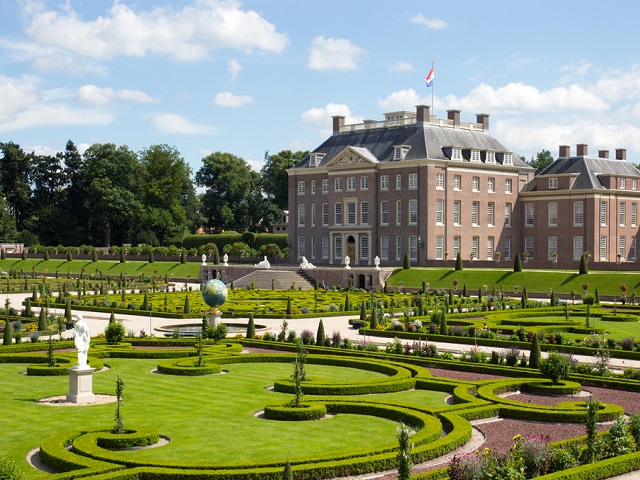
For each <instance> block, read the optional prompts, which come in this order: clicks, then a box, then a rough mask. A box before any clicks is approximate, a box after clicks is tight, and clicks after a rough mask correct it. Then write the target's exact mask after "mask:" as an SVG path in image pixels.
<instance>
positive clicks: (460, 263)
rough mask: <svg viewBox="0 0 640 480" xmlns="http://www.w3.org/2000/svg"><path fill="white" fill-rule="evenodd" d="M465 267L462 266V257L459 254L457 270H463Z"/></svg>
mask: <svg viewBox="0 0 640 480" xmlns="http://www.w3.org/2000/svg"><path fill="white" fill-rule="evenodd" d="M463 268H464V267H463V266H462V255H461V254H460V252H458V255H457V256H456V266H455V270H456V271H457V270H462V269H463Z"/></svg>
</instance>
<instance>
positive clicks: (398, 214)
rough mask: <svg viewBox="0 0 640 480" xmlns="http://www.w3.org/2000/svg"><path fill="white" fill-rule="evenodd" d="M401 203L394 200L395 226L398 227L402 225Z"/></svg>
mask: <svg viewBox="0 0 640 480" xmlns="http://www.w3.org/2000/svg"><path fill="white" fill-rule="evenodd" d="M401 219H402V202H401V201H400V200H396V225H400V224H401V223H402V220H401Z"/></svg>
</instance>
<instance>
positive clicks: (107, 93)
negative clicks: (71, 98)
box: [78, 85, 158, 105]
mask: <svg viewBox="0 0 640 480" xmlns="http://www.w3.org/2000/svg"><path fill="white" fill-rule="evenodd" d="M78 99H79V100H80V101H81V102H84V103H92V104H98V105H99V104H106V103H111V102H113V101H115V100H129V101H132V102H137V103H158V100H157V99H155V98H153V97H151V96H150V95H147V94H146V93H144V92H142V91H140V90H129V89H120V90H114V89H113V88H111V87H106V88H101V87H97V86H95V85H83V86H81V87H80V88H79V89H78Z"/></svg>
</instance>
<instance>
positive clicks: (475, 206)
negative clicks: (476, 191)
mask: <svg viewBox="0 0 640 480" xmlns="http://www.w3.org/2000/svg"><path fill="white" fill-rule="evenodd" d="M479 210H480V203H478V202H473V203H472V204H471V225H473V226H474V227H477V226H478V213H479Z"/></svg>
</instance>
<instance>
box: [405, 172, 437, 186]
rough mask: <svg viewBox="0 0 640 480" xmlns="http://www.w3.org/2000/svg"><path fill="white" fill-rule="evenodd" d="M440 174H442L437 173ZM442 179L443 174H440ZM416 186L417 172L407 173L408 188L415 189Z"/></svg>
mask: <svg viewBox="0 0 640 480" xmlns="http://www.w3.org/2000/svg"><path fill="white" fill-rule="evenodd" d="M439 175H442V174H439ZM442 177H443V181H444V175H442ZM417 188H418V174H417V173H410V174H409V190H416V189H417Z"/></svg>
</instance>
